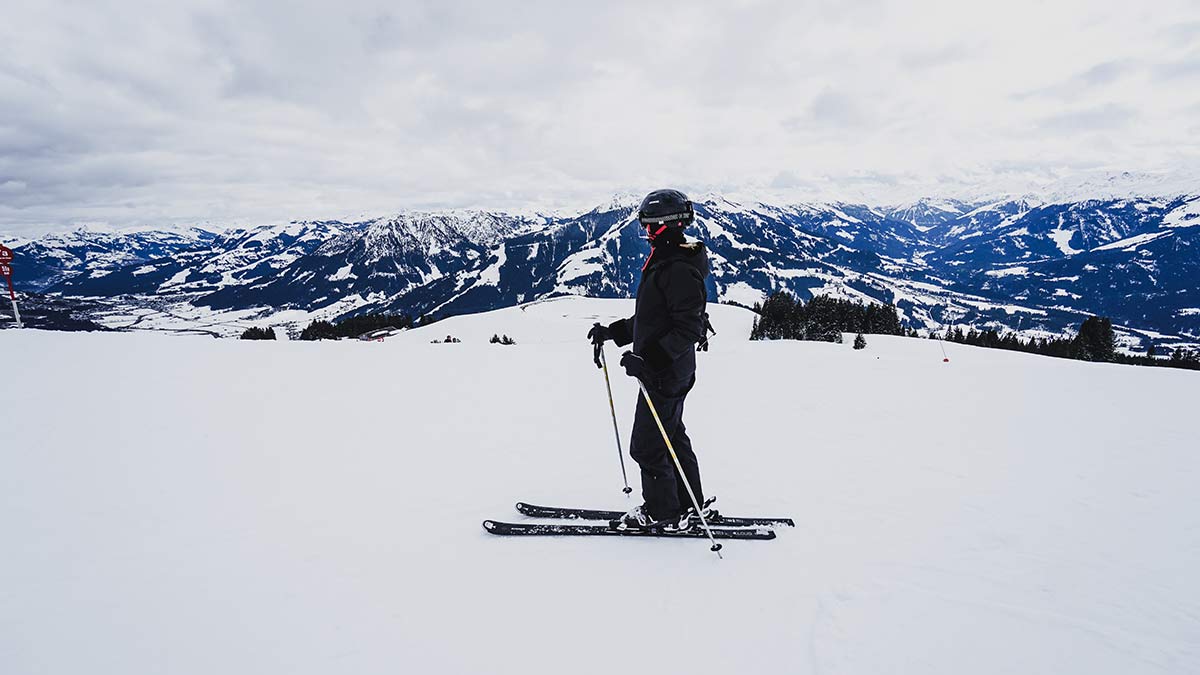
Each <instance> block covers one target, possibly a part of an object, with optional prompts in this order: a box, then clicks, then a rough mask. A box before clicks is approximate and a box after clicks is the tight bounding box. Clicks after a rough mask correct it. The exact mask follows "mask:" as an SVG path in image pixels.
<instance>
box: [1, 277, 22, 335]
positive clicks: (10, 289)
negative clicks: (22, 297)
mask: <svg viewBox="0 0 1200 675" xmlns="http://www.w3.org/2000/svg"><path fill="white" fill-rule="evenodd" d="M4 278H5V279H8V299H9V300H11V301H12V306H13V316H14V317H16V318H17V328H24V326H22V325H21V310H19V309H17V294H16V293H13V287H12V276H11V275H9V276H5V277H4Z"/></svg>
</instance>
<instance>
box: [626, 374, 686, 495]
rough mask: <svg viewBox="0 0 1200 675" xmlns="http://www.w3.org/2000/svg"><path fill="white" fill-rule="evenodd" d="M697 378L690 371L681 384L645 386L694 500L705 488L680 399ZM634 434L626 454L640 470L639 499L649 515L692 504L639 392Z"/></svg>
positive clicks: (634, 417) (683, 397) (634, 416)
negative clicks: (677, 385) (693, 495)
mask: <svg viewBox="0 0 1200 675" xmlns="http://www.w3.org/2000/svg"><path fill="white" fill-rule="evenodd" d="M695 381H696V379H695V376H694V375H693V376H692V377H690V378H689V379H688V381H687V382H686V383H684V386H682V387H670V386H668V387H666V388H665V390H664V389H660V388H658V387H649V386H648V387H646V389H647V390H648V391H649V392H650V400H651V401H652V402H653V403H654V409H655V410H657V411H658V416H659V418H660V419H661V420H662V423H663V427H664V428H665V429H666V430H667V435H668V436H669V437H670V438H671V447H673V448H675V454H676V456H678V457H679V463H680V464H681V465H682V466H683V473H684V475H685V476H687V479H688V483H689V484H691V486H692V490H694V491H695V492H696V500H697V501H698V502H700V503H701V504H703V503H704V492H703V490H702V489H701V487H700V466H699V464H698V463H697V462H696V453H695V452H693V451H692V441H691V439H689V438H688V435H687V429H686V428H685V427H684V424H683V402H684V399H686V398H687V394H688V392H689V391H691V389H692V385H693V384H694V383H695ZM632 436H633V437H632V438H631V439H630V442H629V455H630V456H631V457H633V459H634V461H635V462H637V463H638V466H639V467H640V468H641V470H642V500H643V501H644V502H645V505H646V510H647V511H649V512H650V516H651V517H653V518H656V519H660V518H669V517H673V516H676V515H678V514H680V513H682V512H683V511H685V510H686V509H687V508H688V507H690V506H691V505H692V500H691V498H690V497H689V496H688V492H687V487H686V486H684V483H683V481H681V480H679V477H678V470H677V469H676V468H675V462H674V461H672V460H671V455H670V452H669V451H668V450H667V444H666V443H665V442H664V441H663V435H662V433H661V432H660V431H659V429H658V425H657V424H656V423H655V422H654V415H652V414H651V413H650V407H649V406H647V405H646V400H645V398H643V396H642V395H639V396H638V402H637V411H636V412H635V413H634V415H633V435H632Z"/></svg>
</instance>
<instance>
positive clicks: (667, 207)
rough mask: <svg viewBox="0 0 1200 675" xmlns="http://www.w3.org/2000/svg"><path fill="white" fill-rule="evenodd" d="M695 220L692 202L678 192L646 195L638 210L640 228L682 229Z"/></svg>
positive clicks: (662, 191)
mask: <svg viewBox="0 0 1200 675" xmlns="http://www.w3.org/2000/svg"><path fill="white" fill-rule="evenodd" d="M695 219H696V212H695V211H694V210H693V209H692V202H691V201H690V200H689V199H688V198H687V195H685V194H683V193H682V192H680V191H679V190H655V191H654V192H651V193H650V194H648V195H646V198H645V199H643V200H642V205H641V207H640V208H638V221H639V222H641V224H642V227H651V226H659V225H667V226H674V227H678V228H680V229H683V228H685V227H687V226H688V225H689V224H690V223H691V222H692V221H693V220H695Z"/></svg>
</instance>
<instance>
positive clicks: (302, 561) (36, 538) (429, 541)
mask: <svg viewBox="0 0 1200 675" xmlns="http://www.w3.org/2000/svg"><path fill="white" fill-rule="evenodd" d="M631 309H632V301H628V300H594V299H593V300H589V299H583V298H560V299H555V300H549V301H542V302H537V303H533V304H529V305H525V306H522V307H514V308H509V309H503V310H498V311H495V312H490V313H485V314H475V315H466V316H458V317H453V318H450V319H446V320H444V321H441V322H438V323H435V324H433V325H430V326H428V327H425V328H420V329H416V330H412V331H409V332H406V333H402V334H400V335H398V336H396V337H394V338H391V339H389V340H387V341H385V342H382V343H378V342H357V341H339V342H317V343H313V342H304V343H302V342H243V341H235V340H213V339H208V338H204V337H179V336H168V335H163V334H155V333H113V334H110V333H56V332H45V331H34V330H24V331H18V330H7V331H2V332H0V363H2V364H3V370H4V389H3V393H0V429H3V437H2V439H0V466H2V467H3V471H0V535H2V540H3V542H4V554H3V555H0V580H2V581H0V664H2V667H0V671H3V672H4V673H6V674H12V675H34V674H38V675H41V674H56V675H57V674H68V673H71V674H74V673H82V672H89V673H123V674H125V675H136V674H141V673H146V674H149V673H164V672H170V673H174V674H193V673H194V674H210V673H218V672H219V673H227V674H230V675H232V674H240V673H246V674H264V673H290V674H302V673H322V674H324V673H332V672H339V673H395V672H413V673H417V672H420V673H513V674H521V675H538V674H541V673H546V674H551V673H553V674H555V675H557V674H559V673H604V674H605V675H612V674H613V673H642V672H687V673H722V674H729V673H823V674H834V673H842V674H864V675H865V674H877V673H886V672H906V673H917V672H919V673H935V674H946V675H951V674H953V675H959V674H962V673H972V674H976V673H979V674H983V673H1087V674H1089V675H1096V674H1102V673H1112V674H1114V675H1118V674H1119V675H1131V674H1134V673H1194V672H1200V575H1198V574H1197V573H1196V570H1197V569H1200V508H1197V497H1196V485H1197V484H1198V483H1200V454H1197V452H1196V447H1197V446H1198V440H1200V437H1198V435H1197V432H1196V430H1195V425H1194V420H1193V416H1194V408H1195V392H1196V391H1197V384H1198V383H1200V380H1197V375H1196V374H1195V373H1192V372H1186V371H1179V370H1172V369H1160V368H1135V367H1127V366H1117V365H1111V364H1094V363H1085V362H1079V361H1069V360H1058V359H1050V358H1045V357H1038V356H1031V355H1026V354H1020V353H1015V352H1007V351H1000V350H984V349H977V348H971V347H965V346H960V345H955V344H947V345H945V348H946V350H947V352H948V354H949V357H950V362H949V363H943V361H942V353H941V351H940V350H939V348H938V344H937V343H936V342H932V341H928V340H919V339H908V338H896V337H883V336H868V338H867V339H868V347H867V349H865V350H863V351H854V350H852V349H851V347H850V345H849V344H848V343H847V344H844V345H837V344H828V343H810V342H803V343H801V342H750V341H748V340H747V339H746V338H747V335H748V333H749V329H750V325H751V322H752V315H751V314H750V313H749V312H747V311H745V310H742V309H738V308H735V307H724V306H720V307H713V308H712V313H713V321H714V324H715V326H716V329H717V331H718V335H717V336H716V337H715V338H714V339H713V342H712V349H711V351H710V352H709V353H707V354H702V355H700V357H699V360H700V365H699V369H700V370H699V381H698V384H697V386H696V389H695V391H694V392H693V393H692V395H691V396H690V397H689V399H688V411H687V414H686V421H687V424H688V429H689V433H690V435H691V436H692V438H693V441H694V443H695V447H696V450H697V453H698V455H699V456H700V462H701V470H702V472H703V475H704V479H705V484H706V487H707V491H708V492H709V493H711V494H716V495H718V496H719V501H718V506H720V507H721V508H722V510H723V511H724V512H726V513H729V514H731V515H786V516H791V517H793V518H794V519H795V520H796V525H797V526H796V527H795V528H780V529H779V530H778V534H779V536H778V538H777V539H776V540H774V541H770V542H727V543H726V545H725V550H724V554H725V558H724V560H718V559H717V558H716V557H715V556H713V555H712V554H711V553H709V552H708V550H707V544H706V543H705V542H704V541H703V540H633V539H617V538H613V539H607V538H599V539H572V538H546V539H535V538H511V539H505V538H498V537H493V536H490V535H488V534H487V533H485V532H484V531H483V530H482V528H481V527H480V521H482V520H483V519H485V518H493V519H503V520H521V519H522V517H521V516H520V515H519V514H517V513H516V512H515V511H514V510H513V506H512V504H513V503H514V502H516V501H518V500H523V501H528V502H534V503H544V504H558V505H570V506H589V507H596V508H626V507H627V505H632V499H626V498H625V497H624V496H623V495H622V494H621V492H620V471H619V467H618V464H617V458H616V457H615V456H614V455H615V454H616V451H615V448H614V445H613V439H612V428H611V420H610V418H609V416H608V401H607V398H606V395H605V389H604V383H603V379H602V376H601V374H600V372H599V371H597V370H596V368H595V367H594V365H593V364H592V362H591V350H590V346H589V345H588V343H587V341H586V340H585V339H584V333H585V332H586V331H587V328H588V326H590V325H591V323H592V322H593V321H596V320H601V321H609V320H611V319H613V318H616V317H618V316H622V315H627V314H628V313H629V312H631ZM492 334H507V335H509V336H511V337H512V338H514V339H515V340H516V342H517V344H516V345H513V346H501V345H494V344H489V343H488V338H489V337H491V335H492ZM446 335H453V336H454V337H457V338H459V339H461V340H462V342H461V343H458V344H430V343H431V341H432V340H434V339H439V338H443V337H445V336H446ZM608 354H609V360H610V362H615V360H616V359H615V357H616V354H617V352H616V351H615V350H613V349H612V348H611V347H610V350H609V352H608ZM613 377H614V381H613V387H614V393H615V395H616V398H617V400H616V407H617V411H618V414H619V417H620V425H621V431H622V434H623V435H626V436H627V434H628V431H629V421H630V418H631V416H632V411H633V404H634V400H635V399H634V394H635V391H636V387H635V386H634V385H633V383H632V381H630V380H629V379H628V378H625V377H624V376H623V375H622V374H620V372H619V371H616V372H614V373H613ZM626 461H627V462H628V461H629V460H628V459H627V460H626ZM630 468H631V469H632V468H633V466H632V464H630ZM635 496H636V493H635Z"/></svg>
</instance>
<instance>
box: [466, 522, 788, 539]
mask: <svg viewBox="0 0 1200 675" xmlns="http://www.w3.org/2000/svg"><path fill="white" fill-rule="evenodd" d="M483 529H485V530H487V531H488V532H489V533H490V534H496V535H501V536H534V537H582V536H590V537H659V538H663V539H672V538H688V537H691V538H699V539H703V538H705V537H707V536H708V535H706V534H705V533H704V530H702V529H700V528H695V527H693V528H690V529H687V530H683V531H680V532H661V531H654V530H650V531H647V530H614V529H612V528H610V527H609V526H608V525H577V524H575V523H570V524H568V523H553V524H543V523H502V522H499V521H495V520H485V521H483ZM712 535H713V538H714V539H743V540H758V541H770V540H771V539H774V538H775V532H774V530H770V529H768V528H765V527H760V528H758V529H750V528H724V527H714V528H712Z"/></svg>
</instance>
